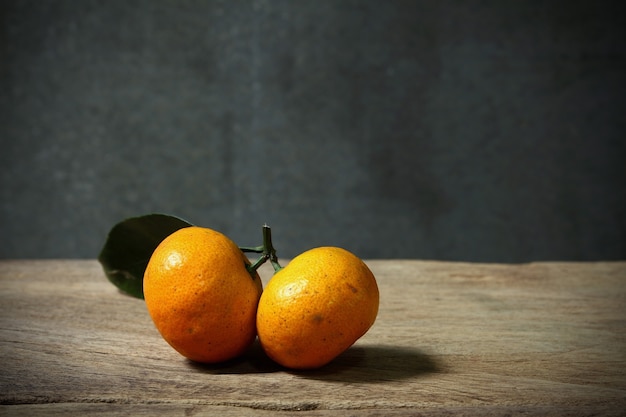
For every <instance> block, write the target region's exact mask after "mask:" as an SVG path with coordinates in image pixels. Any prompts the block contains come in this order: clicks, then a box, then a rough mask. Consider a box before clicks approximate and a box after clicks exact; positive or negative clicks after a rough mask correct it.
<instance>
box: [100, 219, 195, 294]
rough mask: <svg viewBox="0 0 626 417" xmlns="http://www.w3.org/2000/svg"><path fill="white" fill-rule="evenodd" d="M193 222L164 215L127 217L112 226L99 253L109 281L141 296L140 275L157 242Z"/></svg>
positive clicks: (157, 244)
mask: <svg viewBox="0 0 626 417" xmlns="http://www.w3.org/2000/svg"><path fill="white" fill-rule="evenodd" d="M189 226H192V224H190V223H188V222H186V221H185V220H182V219H180V218H178V217H174V216H169V215H166V214H147V215H144V216H140V217H132V218H130V219H126V220H124V221H122V222H120V223H118V224H116V225H115V226H113V228H112V229H111V231H110V232H109V235H108V237H107V240H106V242H105V244H104V247H103V248H102V251H101V252H100V255H99V256H98V261H99V262H100V264H102V268H103V269H104V273H105V274H106V276H107V278H108V279H109V281H111V282H112V283H113V284H114V285H115V286H116V287H118V288H119V289H120V290H122V291H123V292H125V293H127V294H129V295H132V296H133V297H137V298H142V299H143V274H144V272H145V270H146V267H147V266H148V261H149V260H150V257H151V256H152V253H153V252H154V250H155V249H156V247H157V246H159V243H161V241H163V239H165V238H166V237H168V236H169V235H171V234H172V233H174V232H175V231H177V230H179V229H182V228H184V227H189Z"/></svg>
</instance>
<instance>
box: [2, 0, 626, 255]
mask: <svg viewBox="0 0 626 417" xmlns="http://www.w3.org/2000/svg"><path fill="white" fill-rule="evenodd" d="M618 6H619V3H618V2H617V1H570V2H559V1H548V2H546V1H534V0H529V1H515V2H514V1H510V2H509V1H472V0H469V1H461V0H459V1H445V0H444V1H397V0H391V1H368V0H363V1H357V0H343V1H342V0H337V1H331V0H328V1H304V0H302V1H298V0H295V1H290V0H277V1H270V0H268V1H262V0H252V1H226V0H224V1H193V0H185V1H168V0H140V1H136V0H135V1H133V0H131V1H117V0H113V1H96V0H81V1H61V0H49V1H28V0H0V19H1V20H0V23H1V32H0V33H1V38H0V141H1V148H0V187H1V189H0V193H1V194H0V236H1V240H0V257H2V258H51V257H57V258H58V257H63V258H95V257H96V256H97V254H98V252H99V250H100V247H101V245H102V243H103V242H104V239H105V237H106V234H107V232H108V230H109V229H110V228H111V227H112V226H113V225H114V224H115V223H116V222H118V221H120V220H122V219H124V218H126V217H132V216H137V215H141V214H146V213H151V212H161V213H169V214H175V215H178V216H180V217H183V218H185V219H186V220H188V221H190V222H192V223H195V224H198V225H203V226H208V227H212V228H215V229H217V230H220V231H222V232H224V233H226V234H228V235H229V236H231V237H232V238H233V239H234V240H235V241H236V242H237V243H239V244H240V245H248V246H250V245H256V244H260V243H261V226H262V225H263V224H264V223H265V222H267V223H268V224H269V225H270V226H271V227H272V230H273V235H274V243H275V246H276V247H277V249H278V251H279V255H280V256H281V257H292V256H295V255H296V254H298V253H299V252H302V251H303V250H306V249H308V248H310V247H313V246H319V245H335V246H343V247H345V248H347V249H349V250H351V251H353V252H355V253H356V254H358V255H359V256H361V257H364V258H419V259H442V260H468V261H485V262H526V261H534V260H610V259H625V258H626V210H625V207H626V204H625V203H626V201H625V200H626V192H625V189H624V188H625V187H624V184H625V181H624V179H625V178H626V175H625V174H626V168H625V165H626V164H625V161H626V137H625V135H624V132H625V131H624V124H625V122H624V120H625V119H626V117H624V115H625V112H624V104H625V100H626V88H625V83H624V74H626V60H625V58H626V55H625V50H624V45H625V42H624V39H626V36H625V33H624V32H625V30H624V25H623V14H622V13H621V8H620V7H618Z"/></svg>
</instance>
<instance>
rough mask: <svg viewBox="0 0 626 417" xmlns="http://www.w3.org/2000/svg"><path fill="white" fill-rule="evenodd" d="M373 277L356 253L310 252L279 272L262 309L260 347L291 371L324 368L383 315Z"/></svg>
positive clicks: (333, 249) (265, 294)
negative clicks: (380, 313)
mask: <svg viewBox="0 0 626 417" xmlns="http://www.w3.org/2000/svg"><path fill="white" fill-rule="evenodd" d="M378 304H379V291H378V285H377V283H376V279H375V278H374V275H373V274H372V272H371V271H370V269H369V268H368V267H367V266H366V265H365V263H364V262H363V261H362V260H361V259H359V258H358V257H356V256H355V255H354V254H352V253H350V252H348V251H347V250H345V249H341V248H337V247H321V248H315V249H311V250H309V251H307V252H304V253H302V254H301V255H299V256H297V257H296V258H294V259H293V260H292V261H291V262H290V263H289V264H288V265H287V266H285V267H284V268H282V269H281V270H279V271H278V272H276V274H275V275H274V276H273V277H272V278H271V279H270V281H269V283H268V284H267V286H266V287H265V289H264V291H263V294H262V295H261V299H260V301H259V305H258V309H257V320H256V324H257V332H258V336H259V341H260V344H261V346H262V347H263V349H264V351H265V352H266V353H267V355H268V356H269V357H270V358H272V359H273V360H274V361H276V362H277V363H279V364H281V365H283V366H285V367H287V368H292V369H313V368H319V367H321V366H323V365H325V364H327V363H329V362H330V361H332V360H333V359H334V358H335V357H337V356H338V355H339V354H341V353H342V352H344V351H345V350H346V349H348V348H349V347H350V346H352V344H354V342H356V341H357V340H358V339H359V338H360V337H361V336H363V335H364V334H365V333H366V332H367V331H368V330H369V328H370V327H371V326H372V325H373V324H374V321H375V320H376V316H377V314H378Z"/></svg>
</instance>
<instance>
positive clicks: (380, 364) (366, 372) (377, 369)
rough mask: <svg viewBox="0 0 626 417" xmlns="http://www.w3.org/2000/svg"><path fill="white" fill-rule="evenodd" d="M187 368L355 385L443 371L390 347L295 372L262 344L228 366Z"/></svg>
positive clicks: (412, 352)
mask: <svg viewBox="0 0 626 417" xmlns="http://www.w3.org/2000/svg"><path fill="white" fill-rule="evenodd" d="M187 364H188V366H190V367H192V368H194V369H195V370H197V371H200V372H206V373H212V374H254V373H271V372H288V373H291V374H293V375H298V376H300V377H303V378H310V379H320V380H325V381H337V382H352V383H370V382H371V383H373V382H380V381H395V380H400V379H406V378H411V377H415V376H420V375H426V374H431V373H436V372H440V371H441V366H440V365H438V364H437V363H436V361H435V360H434V358H432V357H431V356H429V355H427V354H425V353H423V352H421V351H420V350H418V349H414V348H408V347H398V346H388V345H357V346H352V347H351V348H350V349H348V350H347V351H345V352H344V353H343V354H341V355H340V356H339V357H337V358H336V359H335V360H333V361H332V362H330V363H329V364H328V365H326V366H323V367H322V368H319V369H313V370H306V371H294V370H290V369H287V368H284V367H282V366H280V365H278V364H277V363H275V362H274V361H272V360H271V359H270V358H268V357H267V355H265V352H263V349H262V348H261V346H260V345H259V343H258V341H257V342H255V343H254V344H253V345H252V346H251V347H250V349H249V350H248V351H247V352H246V353H245V354H244V355H242V356H241V357H239V358H237V359H234V360H231V361H228V362H224V363H221V364H216V365H205V364H199V363H195V362H192V361H187Z"/></svg>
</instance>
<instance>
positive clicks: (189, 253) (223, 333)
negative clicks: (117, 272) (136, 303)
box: [143, 227, 262, 363]
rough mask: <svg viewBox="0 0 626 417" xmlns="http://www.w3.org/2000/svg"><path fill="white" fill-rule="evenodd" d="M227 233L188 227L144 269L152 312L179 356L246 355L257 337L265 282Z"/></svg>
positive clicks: (166, 241)
mask: <svg viewBox="0 0 626 417" xmlns="http://www.w3.org/2000/svg"><path fill="white" fill-rule="evenodd" d="M248 264H249V261H248V258H246V256H245V255H244V254H243V253H242V252H241V250H240V249H239V248H238V247H237V245H236V244H235V243H234V242H233V241H231V240H230V239H229V238H228V237H226V236H224V235H223V234H221V233H219V232H216V231H214V230H211V229H207V228H202V227H186V228H184V229H180V230H178V231H176V232H174V233H173V234H171V235H170V236H168V237H167V238H165V239H164V240H163V241H162V242H161V243H160V244H159V246H158V247H157V248H156V249H155V251H154V252H153V254H152V256H151V258H150V261H149V263H148V266H147V268H146V271H145V273H144V281H143V290H144V298H145V301H146V306H147V308H148V312H149V313H150V316H151V317H152V320H153V322H154V324H155V326H156V328H157V329H158V331H159V332H160V333H161V336H163V338H164V339H165V340H166V341H167V342H168V343H169V344H170V345H171V346H172V347H173V348H174V349H176V350H177V351H178V352H179V353H180V354H181V355H183V356H185V357H187V358H189V359H191V360H193V361H197V362H205V363H216V362H221V361H225V360H228V359H232V358H234V357H236V356H239V355H240V354H242V353H243V352H244V351H245V350H246V349H247V348H248V346H250V344H251V343H252V342H253V341H254V339H255V338H256V325H255V320H256V308H257V304H258V301H259V297H260V296H261V292H262V287H261V280H260V278H259V276H258V274H256V272H254V273H252V275H251V273H250V272H248V270H247V268H246V265H248Z"/></svg>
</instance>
